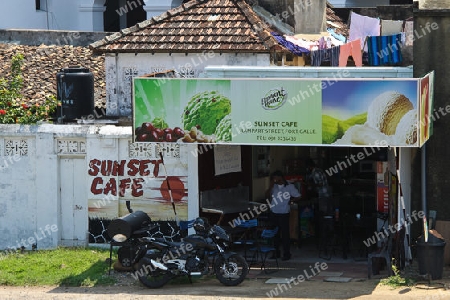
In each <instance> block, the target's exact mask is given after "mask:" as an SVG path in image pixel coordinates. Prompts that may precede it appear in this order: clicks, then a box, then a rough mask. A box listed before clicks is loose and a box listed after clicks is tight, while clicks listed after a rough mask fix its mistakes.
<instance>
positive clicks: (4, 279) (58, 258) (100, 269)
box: [0, 248, 115, 286]
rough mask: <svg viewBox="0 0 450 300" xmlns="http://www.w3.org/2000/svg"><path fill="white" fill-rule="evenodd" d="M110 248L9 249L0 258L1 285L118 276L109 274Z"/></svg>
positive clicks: (108, 280)
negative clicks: (20, 250) (10, 251)
mask: <svg viewBox="0 0 450 300" xmlns="http://www.w3.org/2000/svg"><path fill="white" fill-rule="evenodd" d="M107 258H109V250H108V249H99V248H57V249H55V250H39V251H29V252H24V253H19V252H16V253H9V254H8V255H5V256H2V257H1V260H0V285H11V286H27V285H34V286H39V285H48V286H96V285H109V284H113V283H115V280H114V279H113V278H112V277H110V276H108V273H107V272H108V268H109V264H108V263H106V259H107Z"/></svg>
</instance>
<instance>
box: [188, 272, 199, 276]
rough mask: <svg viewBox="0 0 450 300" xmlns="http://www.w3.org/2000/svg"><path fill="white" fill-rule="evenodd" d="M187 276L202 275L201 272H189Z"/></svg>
mask: <svg viewBox="0 0 450 300" xmlns="http://www.w3.org/2000/svg"><path fill="white" fill-rule="evenodd" d="M189 275H194V276H200V275H202V272H191V273H189Z"/></svg>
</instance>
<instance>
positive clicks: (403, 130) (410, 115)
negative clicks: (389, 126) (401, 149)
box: [395, 109, 417, 145]
mask: <svg viewBox="0 0 450 300" xmlns="http://www.w3.org/2000/svg"><path fill="white" fill-rule="evenodd" d="M395 141H396V142H397V143H398V144H400V145H413V144H415V143H417V110H416V109H412V110H410V111H408V112H407V113H406V114H405V115H404V116H403V118H401V120H400V122H398V125H397V128H396V130H395Z"/></svg>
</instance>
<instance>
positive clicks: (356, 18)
mask: <svg viewBox="0 0 450 300" xmlns="http://www.w3.org/2000/svg"><path fill="white" fill-rule="evenodd" d="M378 35H380V20H379V19H376V18H371V17H367V16H362V15H359V14H357V13H355V12H353V11H352V12H351V14H350V29H349V38H348V40H349V41H354V40H357V39H360V41H361V49H364V51H367V46H364V42H365V40H366V38H367V37H368V36H378Z"/></svg>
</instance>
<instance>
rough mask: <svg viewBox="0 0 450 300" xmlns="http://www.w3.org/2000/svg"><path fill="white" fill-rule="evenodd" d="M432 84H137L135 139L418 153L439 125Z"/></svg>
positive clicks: (184, 81) (422, 80) (428, 77)
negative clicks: (377, 147)
mask: <svg viewBox="0 0 450 300" xmlns="http://www.w3.org/2000/svg"><path fill="white" fill-rule="evenodd" d="M433 77H434V72H431V73H429V74H427V75H426V76H424V77H422V78H394V79H391V78H390V79H383V78H343V79H339V80H336V79H333V81H330V80H327V79H303V78H284V79H280V78H273V79H267V78H264V79H261V78H254V79H253V78H252V79H241V78H240V79H176V78H170V79H168V78H147V77H146V78H139V77H138V78H134V81H133V106H134V107H133V131H134V135H133V139H134V141H135V142H161V141H164V142H177V143H228V144H239V145H246V144H248V145H329V146H373V145H382V146H383V145H384V146H398V147H417V146H421V145H423V144H424V143H425V142H426V140H427V139H428V138H429V136H430V134H431V133H432V121H433V120H434V119H435V118H436V116H435V112H434V111H433V92H432V91H433ZM449 110H450V107H449ZM449 112H450V111H449Z"/></svg>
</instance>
